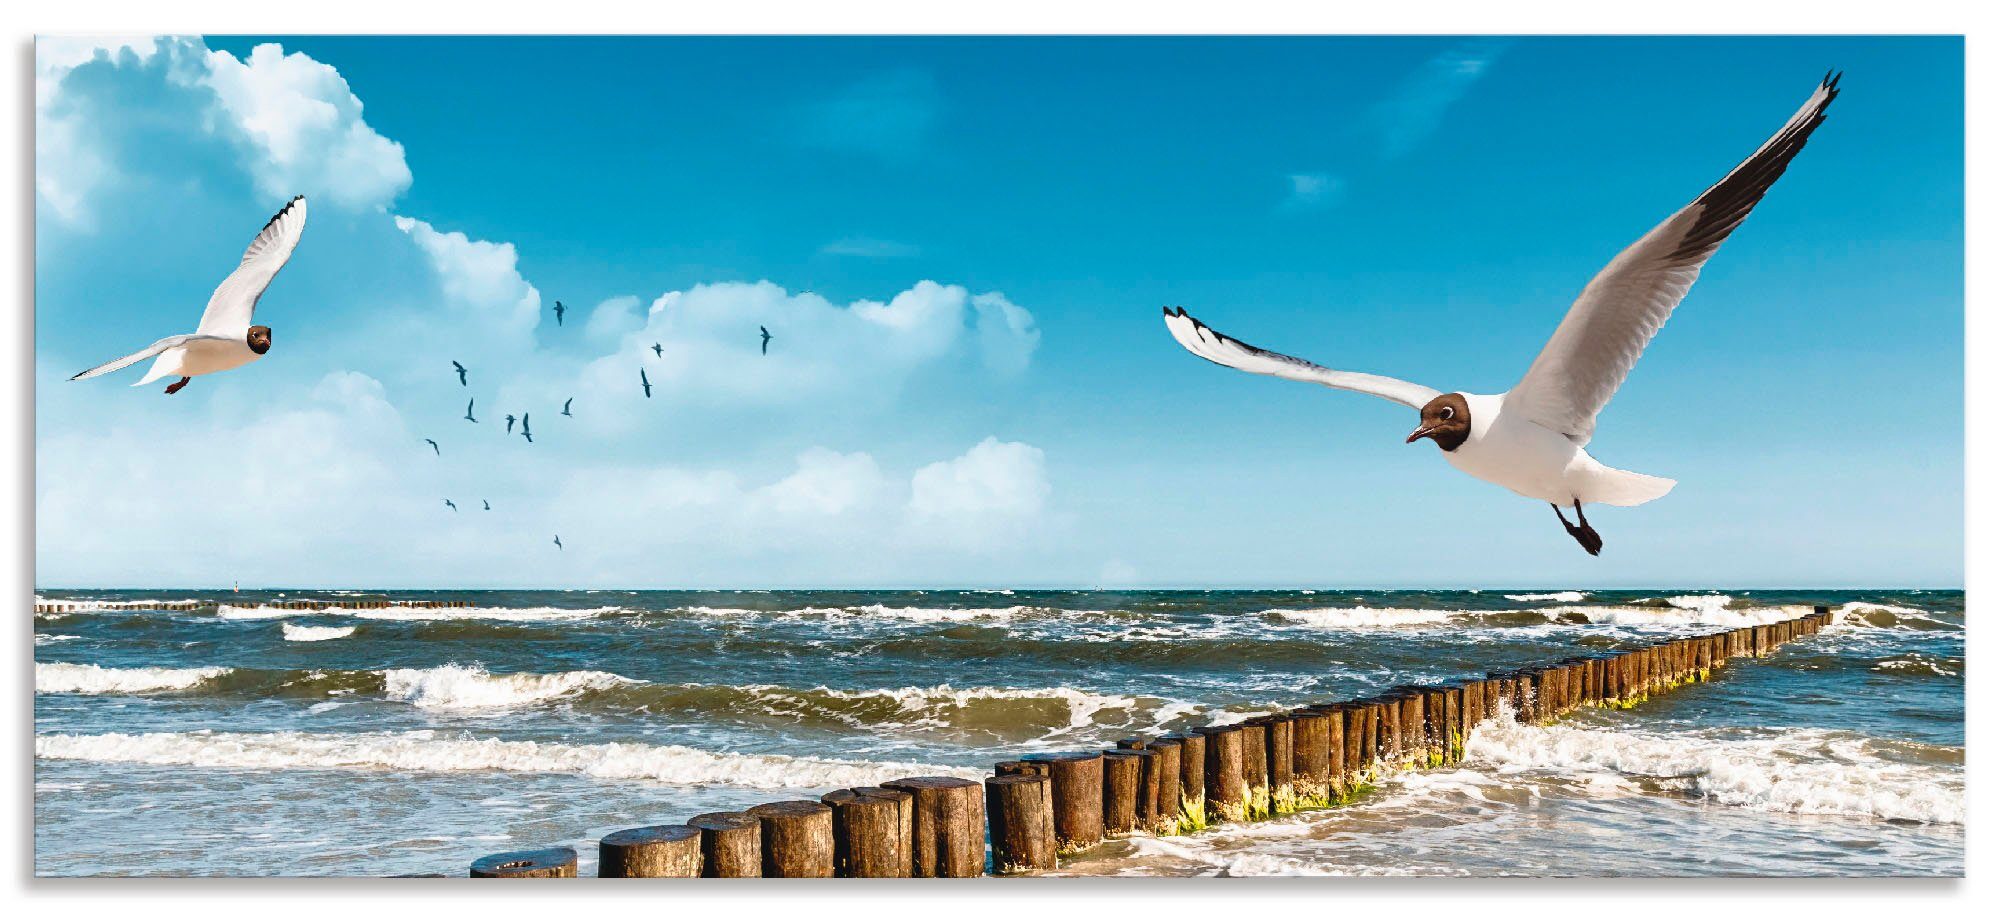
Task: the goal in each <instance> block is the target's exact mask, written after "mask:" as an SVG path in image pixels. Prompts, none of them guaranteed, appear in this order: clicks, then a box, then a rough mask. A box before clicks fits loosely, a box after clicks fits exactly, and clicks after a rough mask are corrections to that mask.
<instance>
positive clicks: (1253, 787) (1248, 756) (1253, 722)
mask: <svg viewBox="0 0 2000 912" xmlns="http://www.w3.org/2000/svg"><path fill="white" fill-rule="evenodd" d="M1238 727H1239V728H1240V729H1242V733H1243V788H1244V798H1243V813H1244V815H1245V816H1247V817H1249V818H1251V819H1256V818H1259V817H1267V816H1269V815H1270V813H1271V757H1270V755H1269V754H1268V753H1266V750H1267V749H1268V748H1269V747H1270V744H1269V742H1268V741H1266V740H1265V737H1266V736H1265V729H1266V728H1267V727H1268V726H1266V725H1265V724H1264V722H1263V721H1261V720H1259V719H1248V720H1245V721H1244V722H1242V723H1241V724H1240V725H1239V726H1238Z"/></svg>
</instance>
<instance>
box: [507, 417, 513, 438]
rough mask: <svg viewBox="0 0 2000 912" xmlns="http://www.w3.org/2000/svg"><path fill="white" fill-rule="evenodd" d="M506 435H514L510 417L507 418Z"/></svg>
mask: <svg viewBox="0 0 2000 912" xmlns="http://www.w3.org/2000/svg"><path fill="white" fill-rule="evenodd" d="M507 433H509V434H512V433H514V416H512V415H508V416H507Z"/></svg>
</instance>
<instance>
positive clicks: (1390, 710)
mask: <svg viewBox="0 0 2000 912" xmlns="http://www.w3.org/2000/svg"><path fill="white" fill-rule="evenodd" d="M1374 702H1375V759H1376V760H1378V761H1380V762H1381V763H1383V764H1384V765H1391V766H1393V765H1394V764H1397V763H1400V762H1402V759H1403V701H1402V700H1401V699H1400V698H1397V697H1393V696H1389V695H1386V694H1385V695H1383V696H1380V697H1376V698H1375V701H1374Z"/></svg>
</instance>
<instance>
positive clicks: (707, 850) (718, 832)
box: [688, 811, 764, 877]
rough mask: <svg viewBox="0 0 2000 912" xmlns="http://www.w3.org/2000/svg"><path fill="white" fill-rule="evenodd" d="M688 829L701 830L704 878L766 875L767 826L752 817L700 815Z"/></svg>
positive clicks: (742, 815)
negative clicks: (765, 846)
mask: <svg viewBox="0 0 2000 912" xmlns="http://www.w3.org/2000/svg"><path fill="white" fill-rule="evenodd" d="M688 826H691V827H694V828H695V829H697V830H700V831H701V876H703V877H762V876H764V835H763V833H764V824H763V821H761V820H759V819H757V818H756V817H754V816H751V815H749V814H739V813H733V812H727V811H725V812H720V813H714V814H697V815H695V816H693V817H691V818H688Z"/></svg>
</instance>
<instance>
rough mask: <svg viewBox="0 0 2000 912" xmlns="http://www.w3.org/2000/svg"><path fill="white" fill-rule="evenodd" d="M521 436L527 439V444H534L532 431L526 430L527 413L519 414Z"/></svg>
mask: <svg viewBox="0 0 2000 912" xmlns="http://www.w3.org/2000/svg"><path fill="white" fill-rule="evenodd" d="M521 436H523V437H526V438H528V442H529V443H534V442H535V435H534V432H532V431H530V430H528V413H527V412H522V413H521Z"/></svg>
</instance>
